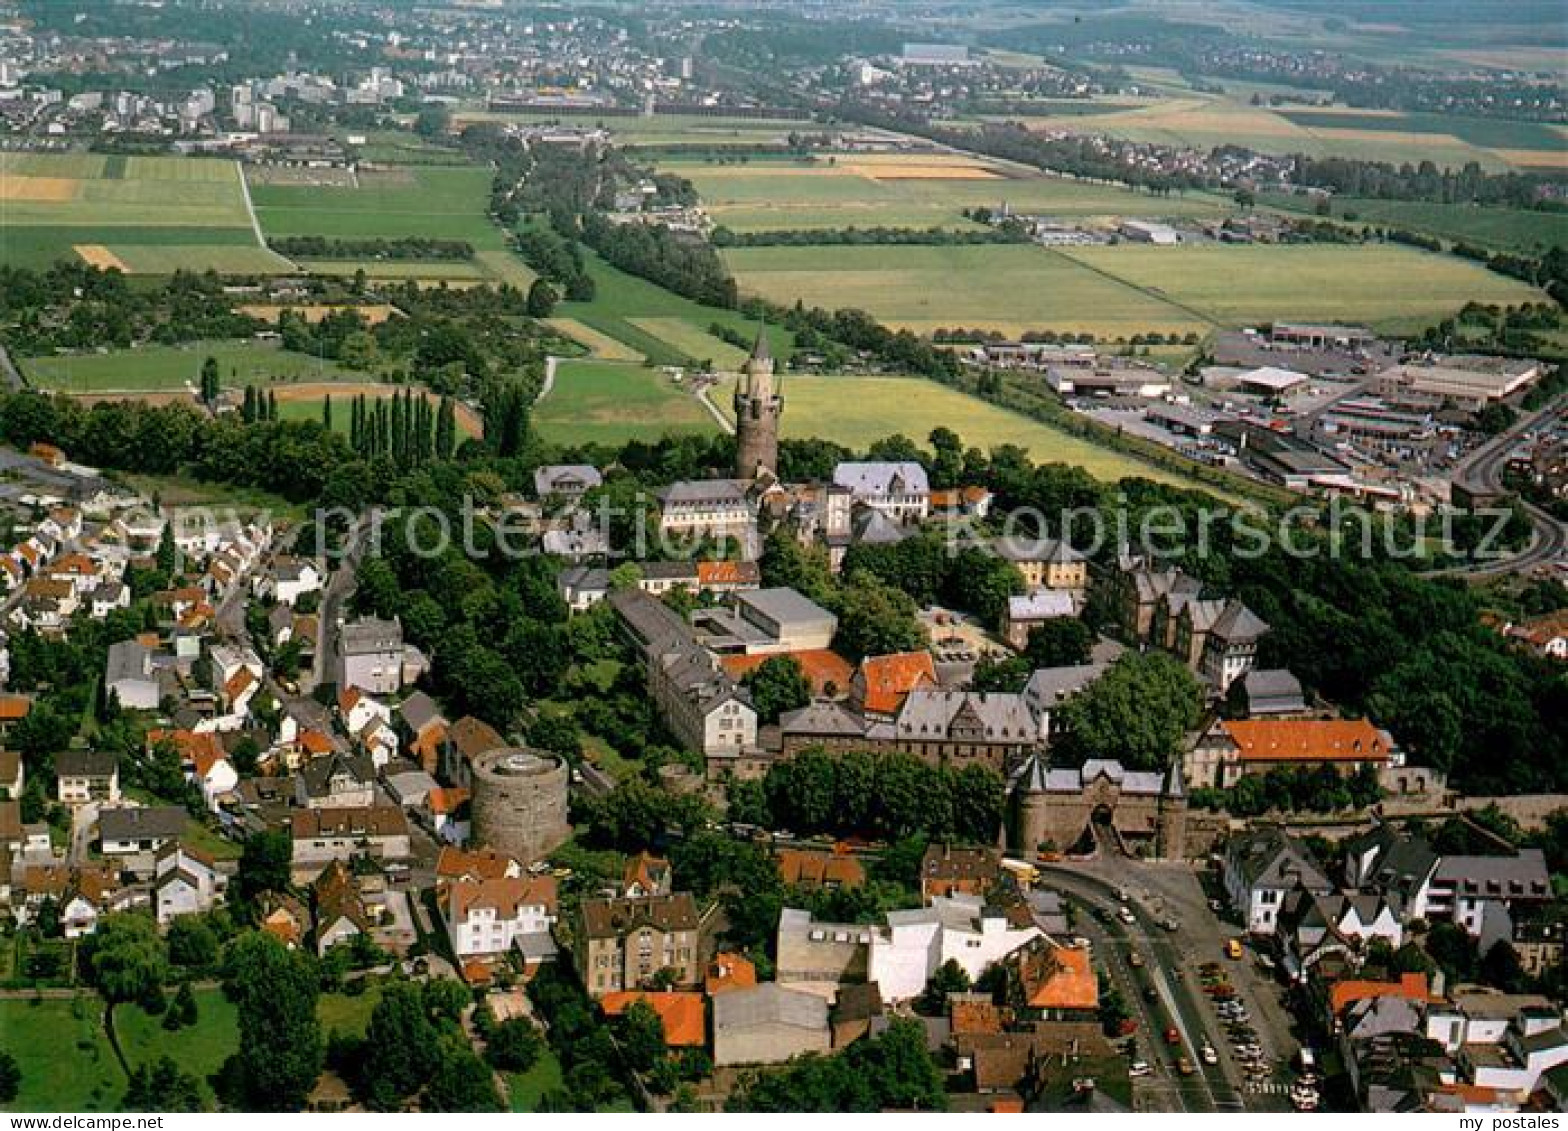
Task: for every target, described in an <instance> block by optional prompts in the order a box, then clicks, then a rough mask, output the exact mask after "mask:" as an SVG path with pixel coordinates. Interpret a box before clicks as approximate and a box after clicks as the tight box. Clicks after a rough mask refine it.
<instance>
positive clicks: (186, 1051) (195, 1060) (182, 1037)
mask: <svg viewBox="0 0 1568 1131" xmlns="http://www.w3.org/2000/svg"><path fill="white" fill-rule="evenodd" d="M174 992H175V991H174V990H170V991H169V997H170V1000H173V995H174ZM193 992H194V993H195V996H196V1024H195V1025H192V1026H190V1027H189V1028H185V1029H180V1030H178V1031H177V1032H173V1033H171V1032H169V1031H168V1030H166V1029H165V1028H164V1027H163V1018H162V1017H153V1016H151V1015H150V1014H148V1013H147V1012H146V1011H145V1010H143V1009H142V1008H141V1007H139V1006H135V1005H122V1006H119V1007H117V1008H116V1009H115V1011H114V1030H115V1032H116V1033H117V1034H118V1035H119V1038H120V1048H121V1049H122V1050H123V1051H124V1053H125V1059H126V1061H127V1062H128V1063H129V1064H130V1065H131V1067H132V1068H136V1067H137V1066H139V1065H142V1064H149V1063H151V1062H152V1061H155V1060H157V1059H158V1058H159V1057H160V1056H164V1055H168V1056H171V1057H173V1058H174V1060H175V1062H176V1063H177V1064H179V1066H180V1070H181V1071H183V1072H189V1073H191V1074H192V1075H194V1076H195V1077H196V1078H197V1079H199V1080H201V1081H202V1084H203V1085H204V1086H206V1084H207V1078H208V1077H209V1076H213V1075H215V1074H216V1073H217V1072H218V1070H219V1069H221V1068H222V1067H223V1062H224V1061H225V1060H227V1059H228V1058H229V1057H230V1056H232V1055H233V1054H234V1053H235V1052H236V1051H238V1049H239V1043H240V1030H239V1015H238V1011H237V1010H236V1009H235V1007H234V1003H233V1002H231V1001H229V999H228V998H226V997H224V996H223V991H222V990H220V989H217V988H212V989H202V990H195V991H193Z"/></svg>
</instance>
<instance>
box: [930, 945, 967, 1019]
mask: <svg viewBox="0 0 1568 1131" xmlns="http://www.w3.org/2000/svg"><path fill="white" fill-rule="evenodd" d="M970 984H971V983H970V981H969V974H968V972H967V971H965V969H964V968H963V967H962V966H960V965H959V964H958V961H957V960H956V959H952V958H949V959H948V960H947V961H946V962H944V963H942V965H940V966H938V967H937V968H936V969H935V970H934V971H933V972H932V974H931V977H930V978H928V979H926V988H925V989H924V990H923V991H922V992H921V994H920V1000H919V1002H918V1003H917V1006H918V1009H919V1011H920V1012H921V1013H924V1014H926V1015H927V1016H930V1017H939V1016H941V1015H943V1014H944V1013H946V1012H947V995H948V994H963V993H968V992H969V987H970Z"/></svg>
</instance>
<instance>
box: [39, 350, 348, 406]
mask: <svg viewBox="0 0 1568 1131" xmlns="http://www.w3.org/2000/svg"><path fill="white" fill-rule="evenodd" d="M209 357H212V358H216V359H217V362H218V371H219V374H220V378H221V380H222V382H223V385H224V387H225V388H231V389H232V388H239V387H242V386H244V385H271V384H274V383H277V382H289V381H301V380H307V381H336V380H354V381H362V380H364V374H362V373H356V372H353V371H352V370H347V369H344V368H342V367H341V366H339V365H338V364H337V363H336V362H333V361H327V360H324V359H322V358H319V357H311V356H310V355H309V354H303V353H295V352H293V351H291V350H286V349H282V348H280V347H279V346H277V345H275V344H271V343H267V342H253V341H221V342H192V343H190V344H189V345H183V346H137V347H135V348H132V349H126V350H111V351H109V352H106V353H80V354H57V355H55V356H52V357H31V358H21V359H18V361H17V364H18V366H19V367H20V368H21V370H22V372H23V374H24V375H25V376H26V378H27V380H28V383H29V384H31V385H33V386H34V387H36V388H40V389H49V390H52V391H55V392H62V393H98V394H102V393H114V392H126V393H157V392H172V393H179V392H187V391H189V392H194V391H195V389H196V386H197V383H198V381H199V379H200V376H201V367H202V363H203V362H205V361H206V359H207V358H209Z"/></svg>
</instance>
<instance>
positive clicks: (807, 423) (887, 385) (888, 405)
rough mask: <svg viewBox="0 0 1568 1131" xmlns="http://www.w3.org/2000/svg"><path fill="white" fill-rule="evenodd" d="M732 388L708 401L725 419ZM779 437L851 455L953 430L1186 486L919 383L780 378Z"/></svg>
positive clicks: (1039, 456)
mask: <svg viewBox="0 0 1568 1131" xmlns="http://www.w3.org/2000/svg"><path fill="white" fill-rule="evenodd" d="M733 389H734V385H733V381H732V380H729V381H725V382H724V383H722V384H720V385H719V386H718V387H716V388H715V389H714V391H713V401H714V403H715V404H717V405H719V407H720V408H721V410H722V411H723V412H724V413H725V415H726V416H728V415H730V394H731V392H732V391H733ZM783 390H784V420H783V434H784V435H785V436H786V437H788V438H792V439H808V438H811V437H814V436H815V437H820V438H822V439H824V440H833V441H835V442H837V443H840V444H843V445H845V446H846V447H849V448H853V449H855V450H856V451H865V450H866V449H867V448H868V447H870V446H871V444H872V443H874V442H875V441H877V440H880V439H883V438H885V437H887V436H891V435H894V434H895V433H902V434H903V435H905V436H908V437H909V438H910V439H911V440H914V441H915V442H916V443H918V444H919V445H920V446H921V447H927V446H928V444H927V437H928V436H929V435H930V434H931V430H932V429H933V428H936V427H938V426H939V425H940V426H943V427H947V428H951V429H952V430H953V431H954V432H957V433H958V435H959V436H960V437H961V438H962V440H963V442H964V445H965V446H966V447H968V446H971V445H972V446H974V447H978V448H981V449H982V450H986V451H989V450H990V449H991V448H994V447H997V446H999V445H1001V444H1017V445H1018V446H1019V447H1021V448H1024V449H1025V450H1027V451H1028V452H1029V455H1030V457H1031V458H1032V459H1034V460H1035V461H1036V462H1053V461H1056V462H1062V463H1071V464H1077V465H1079V466H1081V467H1083V468H1084V469H1086V470H1087V471H1088V472H1089V473H1090V474H1091V475H1093V476H1095V477H1096V478H1098V479H1104V480H1108V481H1109V480H1116V479H1121V478H1123V477H1124V476H1128V475H1140V476H1143V477H1145V478H1148V479H1157V480H1160V481H1161V482H1167V483H1178V484H1182V485H1184V486H1191V484H1190V483H1187V482H1185V481H1184V480H1181V479H1180V478H1178V477H1177V476H1174V475H1172V474H1170V473H1169V472H1165V471H1161V470H1158V469H1156V468H1153V467H1150V466H1148V465H1146V464H1143V463H1140V462H1139V461H1137V460H1134V459H1132V458H1130V457H1128V456H1124V455H1122V454H1121V453H1120V452H1114V451H1111V450H1110V449H1108V448H1102V447H1099V446H1098V445H1096V444H1091V443H1089V442H1088V441H1087V440H1081V439H1079V438H1078V437H1076V436H1069V435H1068V434H1067V433H1065V432H1060V431H1058V430H1056V429H1055V428H1052V427H1050V426H1049V425H1046V424H1041V423H1039V422H1038V421H1034V420H1030V419H1029V418H1027V417H1024V416H1018V415H1016V414H1015V413H1011V412H1008V411H1007V410H1006V409H1002V408H997V407H996V406H995V405H991V404H987V403H986V402H985V401H982V400H978V399H976V398H975V397H971V396H969V395H967V394H965V393H961V392H959V391H957V390H956V389H950V388H948V387H947V386H945V385H938V384H937V383H936V382H934V381H927V380H925V379H924V378H921V377H818V376H796V375H793V374H791V375H787V376H785V377H784V379H783Z"/></svg>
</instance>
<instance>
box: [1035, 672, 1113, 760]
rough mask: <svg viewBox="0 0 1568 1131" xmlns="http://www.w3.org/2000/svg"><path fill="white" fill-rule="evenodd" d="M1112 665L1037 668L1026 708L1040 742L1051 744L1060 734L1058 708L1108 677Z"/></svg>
mask: <svg viewBox="0 0 1568 1131" xmlns="http://www.w3.org/2000/svg"><path fill="white" fill-rule="evenodd" d="M1109 666H1110V665H1108V664H1102V663H1090V664H1073V665H1070V666H1067V667H1060V668H1037V669H1035V670H1034V671H1033V672H1032V673H1030V676H1029V682H1028V683H1026V684H1024V690H1023V700H1024V708H1025V710H1027V711H1028V712H1029V716H1030V718H1032V719H1033V720H1034V721H1035V724H1036V726H1037V728H1038V732H1039V739H1040V741H1041V742H1049V741H1050V740H1051V739H1053V738H1055V737H1056V735H1057V734H1058V733H1060V731H1061V718H1060V715H1059V714H1058V710H1059V708H1061V706H1062V705H1063V704H1065V703H1066V702H1067V701H1068V700H1069V699H1071V698H1072V697H1073V696H1075V695H1077V694H1078V693H1079V692H1081V691H1082V690H1083V689H1084V688H1086V687H1088V686H1089V685H1090V684H1091V683H1093V682H1094V681H1095V680H1097V679H1099V678H1100V677H1101V676H1102V675H1104V674H1105V672H1106V669H1107V668H1108V667H1109Z"/></svg>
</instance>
